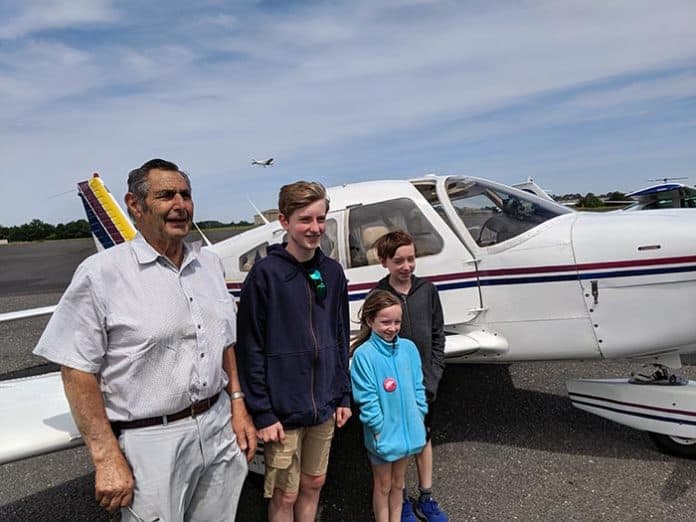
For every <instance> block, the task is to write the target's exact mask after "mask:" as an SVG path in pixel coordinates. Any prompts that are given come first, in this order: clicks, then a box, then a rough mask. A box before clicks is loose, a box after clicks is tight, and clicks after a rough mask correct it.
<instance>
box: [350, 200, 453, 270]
mask: <svg viewBox="0 0 696 522" xmlns="http://www.w3.org/2000/svg"><path fill="white" fill-rule="evenodd" d="M398 229H401V230H405V231H407V232H408V233H409V234H411V235H412V236H413V239H414V241H415V244H416V256H417V257H423V256H428V255H433V254H437V253H439V252H440V251H442V248H443V241H442V237H440V234H438V233H437V231H436V230H435V228H434V227H433V226H432V224H431V223H430V221H428V219H427V218H426V217H425V216H424V215H423V214H422V213H421V211H420V210H419V209H418V207H417V206H416V204H415V203H414V202H413V201H412V200H410V199H408V198H399V199H393V200H390V201H382V202H379V203H375V204H372V205H359V206H357V207H353V208H351V209H350V214H349V216H348V250H349V262H350V267H351V268H355V267H358V266H366V265H375V264H378V263H379V258H378V256H377V249H376V248H375V242H376V241H377V240H378V239H379V238H380V237H382V236H383V235H384V234H386V233H388V232H391V231H393V230H398Z"/></svg>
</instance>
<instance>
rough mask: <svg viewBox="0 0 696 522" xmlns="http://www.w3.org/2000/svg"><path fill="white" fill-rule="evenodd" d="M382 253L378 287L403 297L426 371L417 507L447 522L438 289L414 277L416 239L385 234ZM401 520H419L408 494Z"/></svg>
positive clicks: (404, 330)
mask: <svg viewBox="0 0 696 522" xmlns="http://www.w3.org/2000/svg"><path fill="white" fill-rule="evenodd" d="M375 246H376V248H377V255H378V257H379V260H380V261H381V263H382V266H383V267H385V268H386V269H387V270H389V275H388V276H386V277H384V278H383V279H381V280H380V281H379V283H377V288H379V289H382V290H388V291H389V292H391V293H393V294H394V295H395V296H397V297H398V298H399V300H400V301H401V307H402V308H403V315H402V319H401V331H400V332H399V336H401V337H404V338H406V339H410V340H411V341H413V342H414V343H415V344H416V346H417V347H418V351H419V352H420V356H421V363H422V367H423V381H424V384H425V392H426V398H427V401H428V414H427V415H426V417H425V430H426V440H427V444H426V445H425V448H424V449H423V451H422V452H421V453H420V454H418V455H416V466H417V468H418V489H419V492H420V494H419V496H418V499H417V500H416V502H415V504H414V506H413V507H414V508H415V511H416V515H417V516H418V517H419V518H421V519H423V520H427V521H429V522H447V521H448V518H447V515H446V514H445V513H444V512H443V511H442V510H441V509H440V508H439V506H438V504H437V502H436V501H435V499H434V498H433V495H432V488H433V445H432V440H431V436H432V420H433V410H434V406H435V398H436V397H437V388H438V385H439V384H440V379H441V378H442V372H443V370H444V368H445V355H444V350H445V331H444V321H443V317H442V305H441V304H440V296H439V295H438V293H437V288H435V285H433V284H432V283H431V282H429V281H426V280H425V279H421V278H419V277H416V276H415V275H413V272H414V270H415V268H416V247H415V243H414V241H413V238H412V237H411V236H410V235H409V234H407V233H406V232H404V231H402V230H396V231H394V232H390V233H388V234H385V235H384V236H382V237H381V238H379V239H378V240H377V242H376V245H375ZM401 513H402V514H401V520H403V521H407V520H415V517H414V514H413V509H412V506H411V502H410V501H409V500H408V497H407V495H406V493H405V490H404V505H403V509H402V512H401Z"/></svg>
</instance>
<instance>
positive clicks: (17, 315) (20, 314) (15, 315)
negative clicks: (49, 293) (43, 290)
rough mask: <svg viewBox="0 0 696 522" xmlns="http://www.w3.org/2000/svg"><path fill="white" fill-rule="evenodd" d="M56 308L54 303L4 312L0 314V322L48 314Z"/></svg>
mask: <svg viewBox="0 0 696 522" xmlns="http://www.w3.org/2000/svg"><path fill="white" fill-rule="evenodd" d="M55 309H56V305H51V306H42V307H40V308H27V309H26V310H17V311H16V312H4V313H1V314H0V323H4V322H6V321H15V320H17V319H27V318H29V317H38V316H40V315H50V314H52V313H53V311H54V310H55Z"/></svg>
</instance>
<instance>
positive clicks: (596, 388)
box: [0, 175, 696, 462]
mask: <svg viewBox="0 0 696 522" xmlns="http://www.w3.org/2000/svg"><path fill="white" fill-rule="evenodd" d="M95 180H96V181H95ZM93 184H96V185H101V181H100V180H99V178H93V179H92V180H90V182H89V183H88V184H87V185H86V186H87V187H88V188H89V187H90V186H91V185H93ZM95 192H99V190H94V189H92V190H91V191H89V190H83V191H82V193H83V200H84V201H85V202H86V204H87V205H90V206H92V207H93V208H92V210H93V212H92V215H91V216H90V224H91V226H92V229H93V230H95V229H96V230H95V234H96V235H97V236H99V235H100V232H99V229H103V230H104V231H106V234H107V236H109V238H108V239H110V240H111V241H113V242H120V241H123V240H126V239H125V238H124V237H121V238H120V239H119V238H118V235H121V236H123V232H121V231H118V230H117V232H119V234H118V235H117V234H115V233H113V231H112V230H111V229H118V226H114V225H115V219H114V217H113V216H112V215H111V214H110V213H109V212H108V211H107V210H106V209H103V208H100V207H101V206H103V205H102V203H101V202H100V200H99V198H98V197H97V196H96V195H95V194H93V193H95ZM329 197H330V199H331V211H330V212H329V214H328V216H327V220H326V233H325V236H324V237H323V239H322V250H323V251H324V252H325V253H326V254H327V255H329V256H331V257H333V258H334V259H336V260H337V261H338V262H340V263H341V265H342V266H343V267H344V269H345V271H346V275H347V278H348V280H349V298H350V306H351V316H352V317H353V318H355V317H357V311H358V308H359V306H360V305H361V303H362V301H363V299H364V297H365V295H366V294H367V292H368V291H369V290H370V289H371V288H372V287H373V286H374V285H375V284H376V282H377V281H378V280H379V279H380V278H381V277H383V276H384V273H385V272H384V268H383V267H382V266H381V265H380V263H379V259H378V258H377V255H376V252H375V248H374V243H375V241H376V240H377V238H379V237H380V236H382V235H383V234H384V233H386V232H388V231H391V230H395V229H405V230H407V231H408V232H409V233H410V234H411V235H412V236H413V237H414V239H415V243H416V252H417V256H418V273H419V275H421V276H423V277H426V278H428V279H430V280H431V281H432V282H433V283H435V284H436V285H437V287H438V289H439V291H440V297H441V300H442V305H443V310H444V317H445V325H446V332H447V338H446V348H445V356H446V360H447V363H449V364H462V363H491V362H501V363H510V362H515V361H545V360H585V359H632V360H635V361H636V364H643V363H655V364H660V365H662V366H656V367H654V368H653V367H650V368H648V369H643V370H642V371H641V372H639V373H638V374H637V375H639V376H642V377H641V379H639V380H640V381H641V382H646V381H647V382H648V384H633V383H632V380H631V379H628V378H621V379H613V380H606V379H605V380H595V379H587V380H572V381H569V382H568V390H569V395H570V398H571V401H572V402H573V404H574V405H575V406H577V407H579V408H582V409H584V410H587V411H590V412H592V413H596V414H598V415H601V416H604V417H606V418H609V419H611V420H614V421H616V422H620V423H623V424H626V425H629V426H633V427H635V428H638V429H640V430H644V431H648V432H651V433H652V437H653V439H654V440H655V441H656V442H657V443H658V444H659V445H660V447H661V448H663V449H665V450H667V451H671V452H674V453H678V454H683V455H688V456H696V384H694V385H692V384H687V385H673V386H670V385H662V384H658V383H669V382H670V377H673V375H672V374H671V373H669V371H668V369H667V368H672V369H676V368H679V367H680V366H681V361H680V356H681V354H685V353H692V352H695V351H696V327H694V321H693V309H694V306H693V305H694V303H696V210H686V211H685V210H661V211H653V212H618V213H611V214H606V213H585V212H574V211H572V210H570V209H568V208H566V207H564V206H562V205H559V204H557V203H555V202H553V201H549V200H547V199H543V198H540V197H537V196H535V195H533V194H530V193H528V192H525V191H522V190H518V189H515V188H512V187H509V186H506V185H502V184H499V183H495V182H492V181H487V180H484V179H480V178H473V177H464V176H434V175H432V176H427V177H424V178H420V179H415V180H411V181H400V180H393V181H373V182H364V183H354V184H347V185H342V186H339V187H334V188H330V189H329ZM119 210H120V209H119ZM88 214H89V212H88ZM121 214H122V215H123V212H121ZM124 219H125V217H124ZM284 234H285V232H284V230H283V229H282V227H281V226H280V224H279V223H278V221H274V222H271V223H268V224H266V225H263V226H261V227H258V228H255V229H252V230H249V231H247V232H244V233H242V234H240V235H237V236H234V237H232V238H230V239H227V240H225V241H221V242H219V243H216V244H214V245H212V246H210V247H208V248H210V250H211V251H212V252H215V253H216V254H217V255H218V256H219V257H220V259H221V260H222V262H223V264H224V267H225V272H226V276H227V287H228V289H229V291H230V292H231V293H232V294H233V295H234V296H235V297H238V296H239V294H240V290H241V286H242V282H243V280H244V278H245V276H246V274H247V273H248V272H249V270H250V269H251V267H252V266H253V263H254V262H255V261H256V260H258V259H260V258H261V257H263V256H265V255H266V251H267V248H268V247H269V245H271V244H274V243H279V242H281V241H282V240H283V237H284ZM100 241H102V240H100ZM104 246H106V245H105V244H104ZM672 380H673V381H674V382H680V380H679V379H672ZM651 382H652V383H651ZM0 385H1V386H2V389H0V411H2V413H3V414H4V415H5V416H7V418H13V419H14V421H13V423H11V425H12V431H8V429H7V428H6V427H3V429H2V430H1V431H0V462H2V461H7V460H12V459H16V458H21V457H23V456H27V455H31V454H36V453H39V452H42V451H50V450H52V449H57V448H59V447H65V446H66V445H69V444H71V443H74V441H75V437H77V436H78V435H76V430H75V428H74V425H71V422H72V421H71V418H70V413H69V409H68V407H67V403H66V402H65V399H64V398H63V394H62V388H61V387H60V382H59V378H58V377H57V376H55V374H53V375H49V376H40V377H38V378H30V379H28V380H27V379H25V380H22V381H5V382H3V383H0ZM37 390H38V394H37ZM37 397H38V398H37ZM50 401H53V403H51V404H49V402H50ZM39 408H42V409H39ZM6 426H7V425H6ZM8 433H9V435H8ZM34 435H36V437H35V438H32V437H34ZM49 435H50V437H53V438H52V439H51V440H50V441H48V439H49V438H50V437H49Z"/></svg>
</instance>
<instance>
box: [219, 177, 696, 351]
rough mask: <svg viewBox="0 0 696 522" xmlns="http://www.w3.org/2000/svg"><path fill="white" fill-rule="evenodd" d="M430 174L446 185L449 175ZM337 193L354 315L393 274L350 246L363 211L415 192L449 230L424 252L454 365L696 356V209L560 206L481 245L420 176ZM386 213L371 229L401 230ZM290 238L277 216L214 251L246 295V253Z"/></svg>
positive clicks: (430, 216)
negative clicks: (359, 261)
mask: <svg viewBox="0 0 696 522" xmlns="http://www.w3.org/2000/svg"><path fill="white" fill-rule="evenodd" d="M468 179H473V178H468ZM425 181H426V182H431V183H433V184H434V185H435V186H437V185H438V183H439V184H440V185H443V186H444V185H446V183H447V178H426V180H425ZM475 181H478V182H482V180H475ZM487 183H489V184H490V182H487ZM492 186H493V187H494V188H495V187H498V185H496V184H493V185H492ZM499 187H502V186H499ZM505 190H506V191H508V193H513V194H514V195H515V196H520V197H526V198H534V197H533V196H530V195H529V194H524V195H521V194H517V192H511V191H512V189H510V188H509V187H505ZM329 196H330V198H331V211H330V213H329V216H328V218H329V220H331V219H333V220H335V222H336V233H335V239H334V241H335V243H337V244H334V245H333V254H334V257H335V258H336V259H337V260H338V261H339V262H341V263H342V264H343V266H344V267H345V269H346V275H347V278H348V280H349V295H350V300H351V317H352V318H353V319H356V318H357V311H358V308H359V306H360V305H361V303H362V300H363V298H364V297H365V295H366V293H367V292H368V291H369V290H370V289H371V288H373V287H374V286H375V284H376V282H377V281H378V280H379V279H381V278H382V277H384V276H385V274H386V270H385V269H384V268H383V267H382V266H381V264H379V263H372V264H364V265H361V266H353V264H354V263H352V261H351V257H350V252H349V249H350V247H349V244H350V241H351V239H354V237H355V236H356V234H358V233H357V232H356V231H355V229H356V228H358V226H357V225H354V224H353V223H352V222H351V213H352V212H355V211H356V209H359V208H366V207H369V206H371V205H374V206H378V205H384V204H385V202H387V201H389V200H403V199H409V200H410V201H411V202H412V203H413V205H414V206H415V207H416V208H417V209H418V211H420V213H421V214H422V216H423V217H424V218H425V219H426V220H428V222H429V223H430V225H431V226H432V229H433V230H435V231H436V233H437V234H438V235H439V236H440V238H441V241H440V242H439V245H440V247H441V248H439V250H438V251H437V252H436V253H433V254H432V255H424V256H419V257H418V258H417V268H416V273H417V274H418V275H419V276H421V277H425V278H428V279H430V280H431V281H432V282H433V283H435V285H436V286H437V287H438V289H439V293H440V299H441V301H442V305H443V310H444V315H445V324H446V330H447V332H448V333H449V334H452V335H448V337H447V341H448V342H447V348H446V355H447V357H448V362H450V363H467V362H491V361H499V362H512V361H532V360H550V359H597V358H609V359H617V358H633V357H641V356H651V355H658V354H666V353H677V352H678V353H686V352H691V351H696V326H694V323H693V318H692V316H693V310H694V307H696V210H694V211H688V210H687V211H685V210H678V211H674V210H672V211H653V212H649V213H643V212H637V213H612V214H610V215H607V214H601V213H577V212H568V211H566V210H565V209H563V207H560V206H559V209H558V211H559V214H558V215H557V216H555V217H553V218H551V219H548V220H546V221H544V222H542V223H540V224H538V225H537V226H534V227H532V228H529V229H528V230H526V231H524V232H522V233H520V234H518V235H516V236H515V237H512V238H510V239H507V240H505V241H502V242H499V243H495V244H491V245H486V246H481V245H480V244H479V243H477V241H476V240H475V238H474V237H473V236H472V233H471V229H470V228H467V226H466V225H465V224H464V222H463V220H461V219H459V218H458V216H457V213H456V212H455V211H454V210H453V209H452V208H448V204H447V201H446V200H444V198H443V197H442V194H440V198H439V199H438V201H437V204H436V206H437V207H438V210H439V213H438V211H436V210H435V208H434V206H433V205H431V203H429V202H428V201H427V200H426V199H425V198H424V197H423V195H422V194H421V192H419V190H417V189H416V188H415V187H414V184H412V183H409V182H405V181H404V182H399V181H386V182H368V183H359V184H354V185H348V186H344V187H339V188H337V189H330V190H329ZM355 202H360V204H359V205H358V206H356V205H355ZM546 204H547V205H548V204H551V205H554V204H553V203H548V202H547V203H546ZM385 209H388V207H387V206H385ZM376 215H377V221H378V220H379V212H376ZM382 217H383V219H382V222H381V224H375V223H376V221H375V222H370V223H369V226H370V227H380V226H383V227H384V228H390V226H389V225H390V224H391V225H394V220H392V221H390V219H392V218H390V217H389V216H387V215H386V214H382ZM394 219H396V218H394ZM448 222H449V225H448ZM391 228H394V226H392V227H391ZM282 236H283V231H282V229H281V228H280V225H279V224H278V223H277V222H276V223H270V224H268V225H265V226H264V227H261V228H258V229H254V230H251V231H249V232H246V233H244V234H242V235H240V236H236V237H234V238H230V239H228V240H226V241H223V242H221V243H217V244H215V245H213V246H212V247H210V248H211V250H212V251H214V252H216V253H217V254H218V255H219V256H220V257H221V258H222V260H223V264H224V266H225V270H226V273H227V276H228V287H229V288H230V291H231V292H232V293H233V294H234V295H235V296H238V295H239V289H240V288H241V282H242V281H243V279H244V277H245V275H246V271H243V270H241V269H240V268H241V267H242V264H243V263H242V262H240V253H241V252H246V251H249V250H251V249H253V248H254V247H255V246H256V245H259V244H261V243H268V244H272V243H278V242H280V241H281V239H282ZM245 268H248V267H245Z"/></svg>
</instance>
